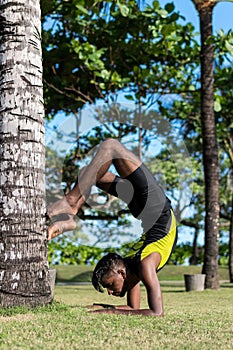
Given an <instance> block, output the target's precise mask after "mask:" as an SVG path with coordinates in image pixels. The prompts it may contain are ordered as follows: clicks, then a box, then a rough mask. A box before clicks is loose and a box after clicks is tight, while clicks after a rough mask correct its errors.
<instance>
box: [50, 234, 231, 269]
mask: <svg viewBox="0 0 233 350" xmlns="http://www.w3.org/2000/svg"><path fill="white" fill-rule="evenodd" d="M133 244H134V242H128V243H124V244H123V245H121V246H119V247H117V248H116V247H109V248H100V247H95V246H90V245H77V244H76V243H75V242H70V241H68V240H67V239H65V238H64V239H60V240H59V241H55V240H52V241H50V242H49V244H48V256H49V257H48V259H49V263H50V264H52V265H95V264H96V263H97V262H98V261H99V260H100V259H101V258H102V257H103V256H104V255H106V254H107V253H110V252H114V253H117V254H120V255H121V256H125V255H126V254H127V253H128V252H129V251H130V249H131V247H132V245H133ZM198 251H199V255H198V261H197V264H202V263H203V257H204V256H203V254H204V249H203V247H200V246H199V247H198ZM192 255H193V247H192V245H191V244H190V243H185V244H184V243H182V244H180V245H177V246H176V248H175V250H174V252H173V253H172V256H171V258H170V260H169V264H171V265H184V264H188V263H189V259H190V258H191V256H192ZM228 260H229V247H228V245H227V244H225V243H220V246H219V264H220V265H227V264H228Z"/></svg>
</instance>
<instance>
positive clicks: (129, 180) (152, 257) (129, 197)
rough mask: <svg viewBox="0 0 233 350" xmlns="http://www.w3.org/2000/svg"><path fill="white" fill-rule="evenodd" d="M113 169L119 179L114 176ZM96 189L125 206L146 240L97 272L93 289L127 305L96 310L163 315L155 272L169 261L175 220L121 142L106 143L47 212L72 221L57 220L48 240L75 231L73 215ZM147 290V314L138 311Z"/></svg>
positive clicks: (112, 257)
mask: <svg viewBox="0 0 233 350" xmlns="http://www.w3.org/2000/svg"><path fill="white" fill-rule="evenodd" d="M112 164H113V165H114V166H115V168H116V170H117V172H118V174H119V176H116V175H115V174H113V173H111V172H110V171H109V168H110V166H111V165H112ZM93 185H96V186H97V187H98V188H100V189H102V190H103V191H105V192H107V193H109V194H111V195H114V196H116V197H119V198H120V199H122V200H123V201H124V202H125V203H127V205H128V208H129V210H130V212H131V214H132V215H133V216H134V217H135V218H137V219H138V220H141V223H142V227H143V231H144V233H143V235H142V236H141V238H140V239H139V240H138V241H137V242H136V243H135V244H134V245H133V247H132V249H131V251H130V252H129V253H128V254H127V256H125V257H121V256H120V255H118V254H112V253H110V254H108V255H106V256H105V257H103V258H102V259H101V260H100V261H99V262H98V264H97V265H96V267H95V270H94V272H93V277H92V283H93V286H94V287H95V288H96V289H97V290H98V291H102V287H103V288H106V289H107V291H108V294H110V295H113V296H118V297H123V296H124V295H125V294H127V305H125V306H116V307H113V306H112V308H104V309H102V310H95V312H101V313H117V314H132V315H134V314H139V315H152V316H163V314H164V310H163V301H162V293H161V288H160V284H159V280H158V277H157V272H158V271H159V270H160V269H161V268H162V267H163V266H164V265H165V264H166V263H167V262H168V259H169V257H170V255H171V253H172V251H173V249H174V247H175V243H176V240H177V228H176V220H175V216H174V214H173V211H172V209H171V204H170V200H169V199H168V198H167V197H166V196H165V194H164V192H163V190H162V189H161V188H160V187H159V186H158V184H157V183H156V181H155V179H154V177H153V175H152V174H151V173H150V171H149V170H148V169H147V168H146V167H145V165H144V164H143V163H142V162H141V161H140V160H139V159H138V158H137V157H136V156H135V155H134V154H133V153H132V152H130V151H129V150H128V149H126V148H125V147H124V146H123V145H122V144H121V143H120V142H118V141H117V140H115V139H107V140H105V141H104V142H103V143H102V144H101V145H100V146H99V148H98V150H97V152H96V154H95V156H94V157H93V159H92V161H91V162H90V164H89V165H88V166H86V167H84V168H83V169H81V171H80V174H79V177H78V179H77V181H76V184H75V186H74V188H73V189H72V190H71V191H70V192H69V193H68V194H67V195H66V196H65V197H64V198H63V199H61V200H59V201H57V202H55V203H54V204H52V205H51V206H50V207H49V208H48V211H47V214H48V216H49V217H50V218H52V217H56V216H57V215H59V214H66V216H67V218H68V220H64V221H55V222H54V223H53V224H51V225H50V226H49V228H48V239H52V238H54V237H56V236H57V235H59V234H61V233H62V232H64V231H68V230H73V229H74V228H75V226H76V223H75V221H74V219H73V216H74V215H75V214H77V212H78V210H79V209H80V208H81V206H82V205H83V204H84V203H85V201H86V200H87V198H88V195H89V193H90V189H91V187H92V186H93ZM140 281H142V283H143V284H144V285H145V287H146V291H147V300H148V305H149V309H140V285H139V282H140Z"/></svg>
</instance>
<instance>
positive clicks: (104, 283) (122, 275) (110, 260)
mask: <svg viewBox="0 0 233 350" xmlns="http://www.w3.org/2000/svg"><path fill="white" fill-rule="evenodd" d="M126 271H127V270H126V265H125V263H124V259H123V258H122V257H121V256H120V255H118V254H114V253H109V254H108V255H106V256H104V257H103V258H102V259H101V260H100V261H99V262H98V264H97V265H96V267H95V270H94V272H93V276H92V284H93V286H94V287H95V289H96V290H97V291H98V292H103V289H102V287H103V288H106V289H107V291H108V293H109V294H112V295H114V296H119V297H123V296H124V295H125V293H126V292H127V283H126Z"/></svg>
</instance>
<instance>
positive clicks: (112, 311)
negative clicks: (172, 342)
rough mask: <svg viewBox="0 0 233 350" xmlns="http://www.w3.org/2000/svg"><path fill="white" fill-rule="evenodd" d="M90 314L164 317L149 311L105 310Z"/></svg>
mask: <svg viewBox="0 0 233 350" xmlns="http://www.w3.org/2000/svg"><path fill="white" fill-rule="evenodd" d="M91 312H92V313H101V314H117V315H129V316H130V315H131V316H134V315H141V316H164V315H163V313H161V314H158V313H156V312H154V311H152V310H150V309H138V310H135V309H120V308H117V309H105V310H94V311H91Z"/></svg>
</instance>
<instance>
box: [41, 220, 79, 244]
mask: <svg viewBox="0 0 233 350" xmlns="http://www.w3.org/2000/svg"><path fill="white" fill-rule="evenodd" d="M67 216H68V217H69V219H68V220H64V221H55V222H54V223H53V224H52V225H50V226H49V228H48V235H47V237H48V240H49V241H50V240H51V239H52V238H55V237H57V236H59V235H61V234H62V233H63V232H66V231H72V230H74V229H75V228H76V226H77V224H76V222H75V221H74V219H73V215H67Z"/></svg>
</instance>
